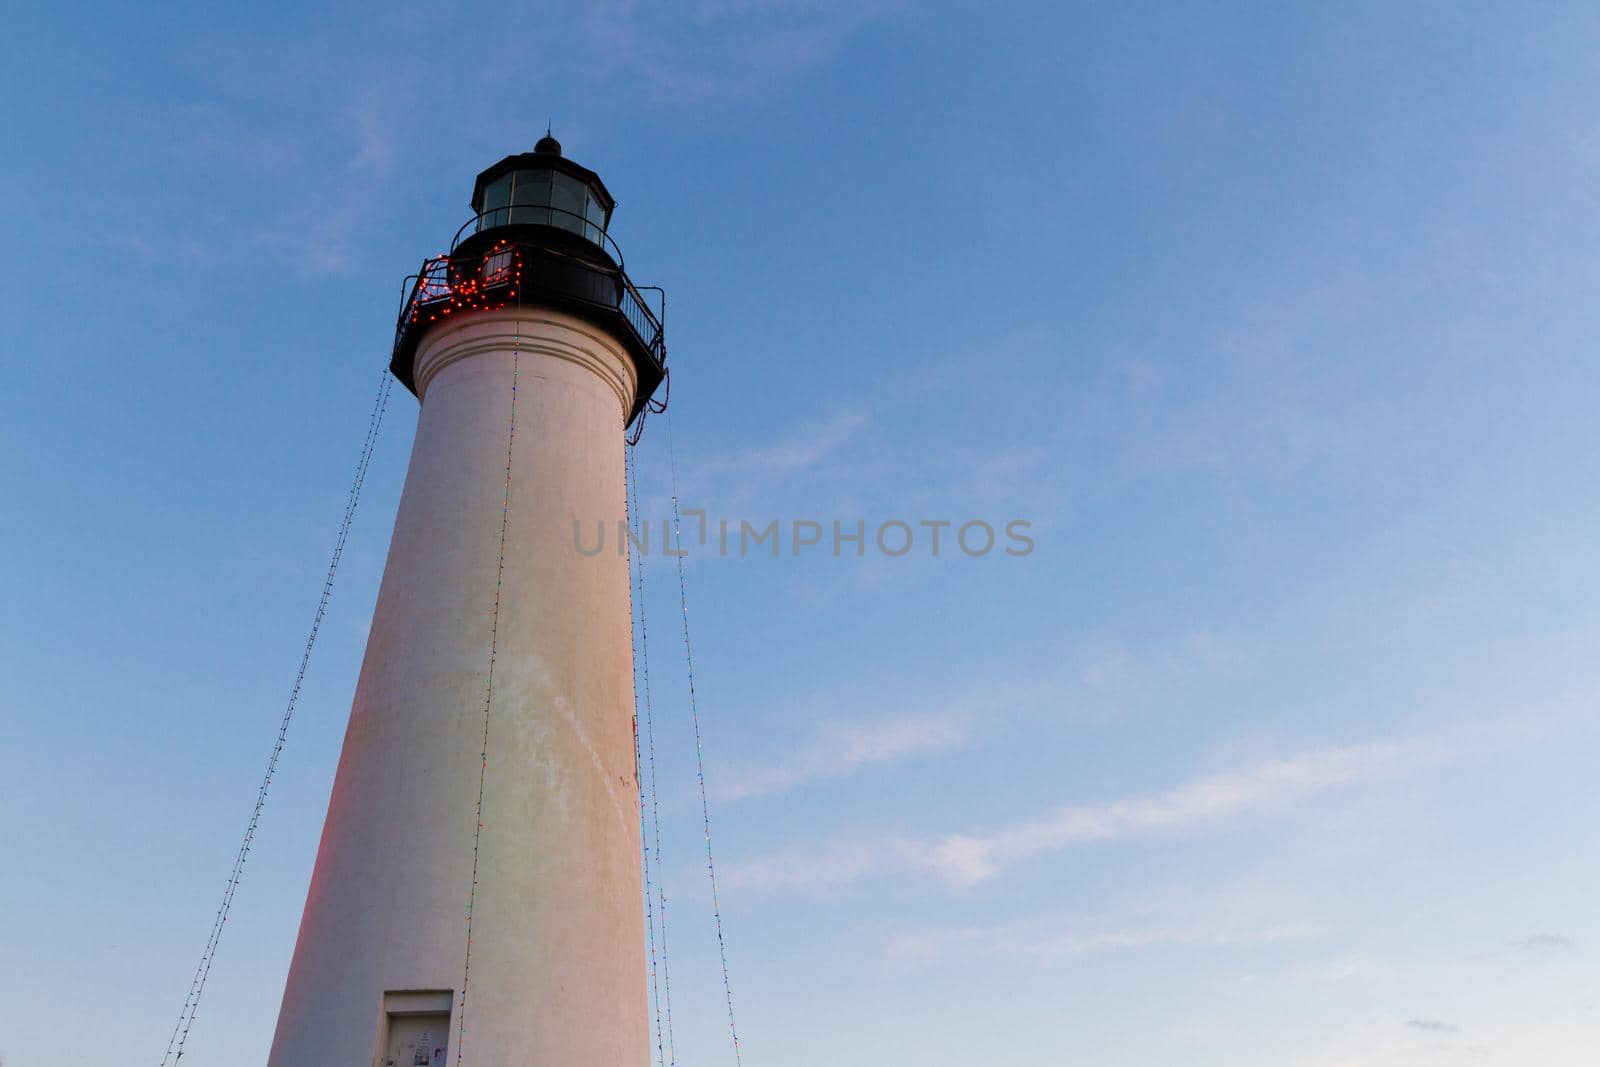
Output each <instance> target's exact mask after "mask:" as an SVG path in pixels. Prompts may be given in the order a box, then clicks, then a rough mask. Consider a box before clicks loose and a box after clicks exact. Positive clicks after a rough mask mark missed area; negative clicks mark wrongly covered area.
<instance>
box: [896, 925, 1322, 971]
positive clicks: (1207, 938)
mask: <svg viewBox="0 0 1600 1067" xmlns="http://www.w3.org/2000/svg"><path fill="white" fill-rule="evenodd" d="M1320 933H1321V930H1320V929H1319V928H1317V927H1314V926H1304V925H1292V924H1291V925H1275V926H1262V927H1259V928H1255V929H1239V928H1227V927H1205V926H1195V927H1164V926H1123V927H1104V928H1098V929H1095V928H1091V929H1083V930H1076V931H1069V932H1065V933H1060V932H1056V933H1051V932H1040V931H1038V930H1036V929H1033V930H1030V929H1024V928H1018V927H1015V926H1002V927H966V928H960V929H954V930H933V931H922V932H917V933H908V934H900V935H898V936H896V937H895V938H894V939H893V940H891V941H890V942H889V945H888V949H887V954H888V956H889V957H890V958H891V959H897V960H904V961H912V962H926V961H929V960H933V959H938V958H942V957H944V956H948V955H951V954H956V953H963V952H969V953H976V954H981V955H995V956H1024V957H1050V956H1073V955H1081V954H1084V953H1090V952H1101V951H1114V950H1118V949H1150V948H1183V947H1189V948H1229V947H1241V946H1251V945H1273V944H1282V943H1285V942H1291V941H1304V940H1307V939H1309V938H1314V937H1316V936H1318V935H1319V934H1320Z"/></svg>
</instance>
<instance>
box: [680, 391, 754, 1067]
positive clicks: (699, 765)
mask: <svg viewBox="0 0 1600 1067" xmlns="http://www.w3.org/2000/svg"><path fill="white" fill-rule="evenodd" d="M666 416H667V467H668V470H669V471H670V472H671V478H672V542H673V549H674V555H676V556H677V560H678V608H679V611H680V613H681V614H682V616H683V661H684V667H685V670H686V672H687V674H688V677H689V716H690V719H691V720H692V721H693V723H694V762H695V777H696V778H697V779H698V780H699V783H700V817H701V826H702V828H703V830H704V832H705V839H706V876H707V878H708V880H709V881H710V883H711V915H712V917H713V919H715V921H716V927H717V954H718V956H719V958H720V959H721V962H722V992H723V996H724V997H725V998H726V1000H727V1003H728V1036H729V1037H730V1038H732V1040H733V1062H734V1064H735V1067H740V1065H741V1063H742V1061H741V1059H740V1056H739V1028H738V1026H737V1024H736V1023H735V1022H734V1017H733V983H732V982H731V981H730V980H729V978H728V942H727V938H726V937H725V936H724V935H723V931H722V903H721V901H720V900H719V899H718V896H717V861H716V858H715V857H714V856H713V854H712V850H711V805H710V802H709V801H707V799H706V761H705V747H704V745H703V744H702V743H701V730H700V708H699V703H698V701H697V700H696V698H695V691H694V651H693V649H692V647H691V646H690V642H689V593H688V583H687V582H686V580H685V579H684V563H683V560H684V556H685V555H686V554H687V553H685V552H684V550H683V521H682V518H681V517H680V513H679V508H678V464H677V459H676V457H675V455H674V453H673V444H672V409H671V408H670V407H669V408H667V410H666Z"/></svg>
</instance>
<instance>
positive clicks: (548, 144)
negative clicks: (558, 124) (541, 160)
mask: <svg viewBox="0 0 1600 1067" xmlns="http://www.w3.org/2000/svg"><path fill="white" fill-rule="evenodd" d="M533 150H534V152H536V153H538V154H539V155H541V156H559V155H560V154H561V142H560V141H558V140H556V139H555V138H554V137H553V136H551V134H550V124H549V123H548V122H547V123H545V127H544V136H543V137H541V138H539V143H538V144H536V145H534V146H533Z"/></svg>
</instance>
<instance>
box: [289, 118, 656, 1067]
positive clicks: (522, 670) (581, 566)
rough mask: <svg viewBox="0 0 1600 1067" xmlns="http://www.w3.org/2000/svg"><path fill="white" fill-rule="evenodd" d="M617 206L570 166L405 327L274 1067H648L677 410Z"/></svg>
mask: <svg viewBox="0 0 1600 1067" xmlns="http://www.w3.org/2000/svg"><path fill="white" fill-rule="evenodd" d="M613 206H614V201H613V200H612V197H611V195H610V193H608V192H607V191H606V188H605V185H604V184H603V183H602V182H601V181H600V178H599V176H598V175H596V174H595V173H594V172H593V171H590V170H587V169H585V168H583V167H581V166H578V165H577V164H575V163H573V162H572V161H571V160H569V159H566V158H565V157H563V156H562V154H561V146H560V145H559V144H558V143H557V142H556V141H555V140H554V138H551V137H548V136H546V137H545V138H544V139H543V140H541V141H540V142H539V143H538V145H537V146H536V147H535V148H534V150H533V151H532V152H530V153H524V154H522V155H515V156H509V157H507V158H506V159H503V160H501V161H500V162H499V163H496V164H495V165H494V166H492V167H490V168H489V169H488V170H486V171H484V172H483V173H482V174H480V175H479V176H478V179H477V184H476V186H475V188H474V190H473V195H472V209H473V212H474V217H473V218H472V219H471V220H470V221H469V222H468V224H467V225H466V226H465V227H463V228H462V230H461V232H460V233H459V234H458V235H457V237H456V240H455V242H454V243H453V245H452V247H451V250H450V253H449V254H448V255H447V256H443V257H440V258H438V259H434V260H429V261H427V262H426V263H425V264H424V265H423V269H422V271H421V272H420V274H419V276H418V277H417V279H416V283H415V284H414V285H413V286H412V288H411V290H410V295H409V297H408V299H407V301H406V303H405V306H404V307H403V308H402V312H401V319H400V323H399V328H398V332H397V337H396V343H395V353H394V360H393V363H392V365H391V369H392V370H393V372H394V374H395V376H396V377H397V378H398V379H399V380H400V381H401V382H402V383H403V384H405V385H406V386H407V387H409V388H410V389H411V390H412V391H413V392H414V393H415V394H416V396H417V398H418V399H419V401H420V402H421V411H420V415H419V417H418V423H417V434H416V443H415V446H414V448H413V451H412V455H411V465H410V469H409V472H408V473H407V475H406V483H405V491H404V494H403V496H402V497H401V501H400V510H399V515H398V517H397V518H396V520H395V527H394V536H393V541H392V543H391V545H390V549H389V559H388V563H387V566H386V568H385V570H384V575H383V584H382V587H381V590H380V592H379V594H378V602H377V608H376V611H375V613H374V616H373V620H372V631H371V634H370V636H369V637H368V641H367V650H366V658H365V660H364V661H363V663H362V667H361V676H360V681H359V683H358V686H357V689H356V694H355V700H354V704H353V706H352V708H351V711H350V723H349V727H348V730H347V732H346V734H345V741H344V749H343V752H342V754H341V756H340V760H339V768H338V773H337V776H336V777H335V779H334V785H333V795H332V798H331V800H330V801H329V805H328V816H327V821H326V823H325V825H324V828H323V832H322V842H321V845H320V847H319V849H318V853H317V861H316V868H315V872H314V874H313V875H312V879H311V888H310V892H309V894H308V895H307V898H306V906H305V913H304V916H303V918H302V920H301V924H300V934H299V939H298V941H297V942H296V945H295V951H294V959H293V963H292V964H291V966H290V969H289V977H288V982H287V986H286V988H285V990H284V995H283V1005H282V1008H281V1010H280V1012H279V1015H278V1026H277V1032H276V1034H275V1036H274V1038H273V1042H272V1051H271V1055H270V1057H269V1059H268V1065H269V1067H358V1065H365V1064H374V1065H378V1067H441V1065H443V1064H446V1063H450V1064H454V1063H457V1062H459V1063H461V1064H463V1065H464V1067H602V1065H604V1067H644V1065H645V1064H646V1063H647V1062H648V1059H649V1036H648V1024H647V1010H646V982H647V974H646V966H645V958H644V918H643V915H642V910H641V906H640V902H641V893H642V888H641V884H640V854H639V845H640V838H639V821H638V820H639V809H638V794H637V783H636V781H635V763H634V744H633V734H632V714H633V689H632V672H631V668H632V664H631V653H630V642H629V628H630V613H629V600H628V573H627V561H626V558H625V557H624V556H622V555H619V554H618V553H616V552H611V551H606V552H602V553H599V554H597V555H585V554H583V553H580V552H578V551H576V550H575V548H574V542H573V524H574V521H575V520H576V521H582V522H585V523H593V522H595V521H596V520H614V519H615V518H617V517H620V516H621V515H622V514H623V513H624V507H625V490H624V447H625V444H624V431H625V428H626V427H627V426H628V425H629V424H630V423H631V422H632V421H633V420H634V419H635V418H636V417H638V415H639V413H640V411H641V409H642V408H643V407H644V405H645V404H646V402H647V400H648V398H649V397H650V395H651V394H652V393H653V392H654V390H655V388H656V386H657V385H658V384H659V383H660V381H661V380H662V376H663V372H664V368H663V363H662V351H663V349H662V335H661V325H660V321H659V318H658V317H657V316H656V315H655V314H653V313H652V312H651V311H650V309H649V308H648V307H647V306H646V304H645V302H644V301H643V300H642V299H641V298H640V295H639V292H638V290H637V289H635V287H634V286H633V285H632V283H631V282H630V281H629V280H628V277H627V275H626V273H625V272H624V270H623V264H622V257H621V254H620V253H619V252H618V251H617V249H616V245H615V244H614V243H613V242H612V241H611V239H610V238H609V237H608V236H607V233H606V231H607V227H608V225H609V223H610V219H611V211H612V207H613Z"/></svg>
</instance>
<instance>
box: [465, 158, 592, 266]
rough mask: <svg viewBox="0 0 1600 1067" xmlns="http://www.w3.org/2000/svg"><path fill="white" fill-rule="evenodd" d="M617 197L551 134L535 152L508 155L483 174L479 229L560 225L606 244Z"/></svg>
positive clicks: (477, 200)
mask: <svg viewBox="0 0 1600 1067" xmlns="http://www.w3.org/2000/svg"><path fill="white" fill-rule="evenodd" d="M615 206H616V201H615V200H613V199H612V198H611V194H610V193H609V192H607V191H606V187H605V184H604V183H603V182H601V180H600V176H599V175H598V174H596V173H595V172H594V171H592V170H589V169H588V168H587V167H582V166H579V165H578V164H576V163H574V162H572V160H570V159H566V158H565V157H563V156H562V155H561V143H560V142H559V141H557V140H556V139H555V138H554V137H551V136H550V135H549V134H546V135H545V136H544V137H542V138H540V139H539V143H538V144H536V145H534V146H533V151H532V152H524V153H522V154H521V155H515V156H507V157H506V158H504V159H502V160H501V161H500V162H498V163H496V164H495V165H494V166H492V167H490V168H489V169H488V170H486V171H484V172H483V173H482V174H480V175H478V182H477V185H476V186H474V188H473V190H472V210H473V212H474V213H475V214H476V215H477V226H476V229H477V231H478V232H480V233H481V232H482V231H484V230H488V229H493V228H495V227H497V226H513V225H535V226H554V227H556V228H557V229H562V230H567V231H569V232H571V233H576V234H579V235H581V236H583V237H585V238H587V239H588V240H590V241H592V242H593V243H594V244H596V245H599V246H601V247H604V244H605V232H606V226H607V225H609V224H610V222H611V209H612V208H614V207H615Z"/></svg>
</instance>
